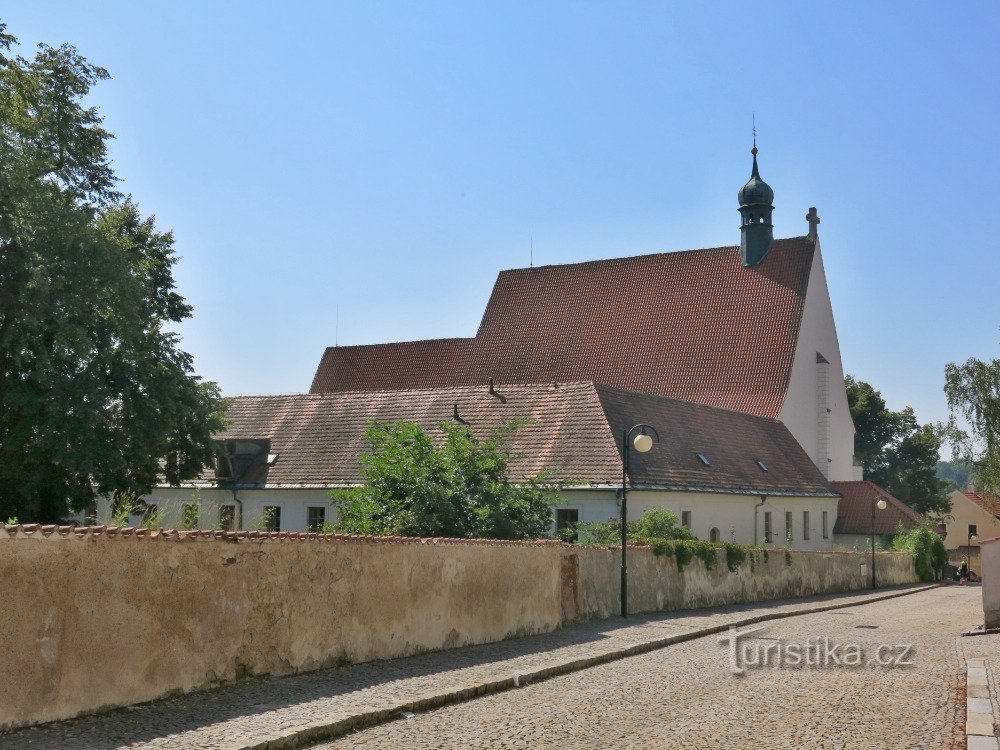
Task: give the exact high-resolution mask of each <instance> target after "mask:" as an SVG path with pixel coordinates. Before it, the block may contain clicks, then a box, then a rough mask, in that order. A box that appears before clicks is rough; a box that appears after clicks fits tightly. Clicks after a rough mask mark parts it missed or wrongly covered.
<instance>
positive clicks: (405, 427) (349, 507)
mask: <svg viewBox="0 0 1000 750" xmlns="http://www.w3.org/2000/svg"><path fill="white" fill-rule="evenodd" d="M524 424H525V422H524V421H520V420H516V421H513V422H510V423H508V424H506V425H504V426H502V427H501V428H499V429H497V430H496V431H494V432H493V433H492V434H491V435H489V436H488V437H487V438H485V439H479V438H477V437H476V436H475V435H474V434H473V433H472V431H471V430H470V429H469V428H468V427H466V426H464V425H455V424H451V423H448V422H441V423H439V424H438V429H439V430H440V431H441V432H442V433H443V436H444V441H443V443H440V444H436V443H435V440H434V439H433V438H432V437H431V436H430V435H428V434H427V433H426V432H425V431H424V430H423V429H422V428H421V427H420V425H417V424H414V423H413V422H396V423H394V424H385V423H375V424H373V425H372V426H371V427H370V428H369V429H368V431H367V433H366V437H367V440H368V443H369V445H370V452H369V453H368V454H367V455H364V456H362V458H361V462H362V464H363V466H364V476H365V485H364V486H363V487H359V488H356V489H352V490H347V491H334V492H333V493H332V494H333V497H334V502H335V503H336V505H337V508H338V511H339V521H338V522H337V528H338V530H340V531H345V532H347V533H351V534H376V535H399V536H429V537H465V538H480V539H537V538H540V537H543V536H546V535H547V534H548V532H549V529H550V527H551V525H552V509H551V505H552V502H554V500H555V498H556V493H557V491H558V489H559V487H558V485H556V484H554V483H552V482H550V481H548V479H547V477H546V476H538V477H529V478H526V479H524V480H523V481H518V482H516V483H515V482H512V481H510V478H509V477H508V470H509V465H510V461H511V459H512V458H513V456H512V455H511V454H510V452H509V451H508V450H507V448H506V443H507V439H508V438H509V437H510V435H511V434H512V433H514V432H515V431H516V430H517V429H519V428H520V427H521V426H523V425H524Z"/></svg>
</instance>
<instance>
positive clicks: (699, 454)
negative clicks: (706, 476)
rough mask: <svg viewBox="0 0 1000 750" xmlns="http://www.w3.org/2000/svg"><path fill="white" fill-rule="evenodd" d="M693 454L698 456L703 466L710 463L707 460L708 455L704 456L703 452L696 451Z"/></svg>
mask: <svg viewBox="0 0 1000 750" xmlns="http://www.w3.org/2000/svg"><path fill="white" fill-rule="evenodd" d="M695 455H696V456H698V460H699V461H701V462H702V463H703V464H705V466H710V465H711V464H710V463H709V461H708V456H706V455H705V454H704V453H696V454H695Z"/></svg>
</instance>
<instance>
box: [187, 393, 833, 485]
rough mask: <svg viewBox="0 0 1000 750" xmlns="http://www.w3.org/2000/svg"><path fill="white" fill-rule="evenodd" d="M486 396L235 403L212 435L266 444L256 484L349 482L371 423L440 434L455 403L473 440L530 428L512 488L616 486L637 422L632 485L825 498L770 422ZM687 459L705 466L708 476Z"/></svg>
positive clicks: (718, 412) (666, 406)
mask: <svg viewBox="0 0 1000 750" xmlns="http://www.w3.org/2000/svg"><path fill="white" fill-rule="evenodd" d="M497 391H498V393H499V395H500V396H502V398H503V400H501V399H500V398H497V397H495V396H491V395H490V394H489V392H488V390H487V388H486V387H485V386H452V387H447V388H435V389H413V390H404V391H381V392H373V393H366V392H349V393H331V394H302V395H292V396H244V397H239V398H235V399H232V400H231V405H230V409H229V415H228V417H229V427H228V428H227V430H226V432H225V433H222V434H221V435H219V437H220V438H227V439H231V440H265V441H269V442H268V449H267V450H268V451H269V452H271V453H274V454H277V457H278V458H277V461H276V462H275V463H274V465H273V466H270V467H261V468H262V470H263V472H264V473H263V475H262V476H260V477H258V481H260V482H261V483H264V484H266V485H267V486H279V487H296V486H320V487H323V486H337V485H349V484H358V483H360V482H361V481H362V473H361V465H360V462H359V457H360V456H361V455H362V454H363V453H365V452H367V449H368V445H367V443H366V440H365V437H364V434H365V430H366V428H367V427H368V425H369V424H371V422H373V421H382V422H395V421H401V420H406V421H412V422H416V423H418V424H420V425H421V426H422V427H424V428H425V429H427V430H428V431H430V432H431V434H437V435H440V433H439V432H438V431H437V430H436V426H437V424H438V423H439V422H441V421H447V420H450V419H451V418H452V416H453V412H454V408H455V404H457V405H458V413H459V416H460V417H461V419H462V420H464V421H465V422H467V423H468V424H469V425H470V426H471V428H472V429H473V431H474V432H475V433H476V434H477V435H480V436H485V435H486V434H488V433H489V432H491V431H492V430H494V429H495V428H497V427H499V426H500V425H503V424H506V423H507V422H509V421H510V420H512V419H519V418H528V419H530V420H532V421H531V423H530V424H528V425H526V426H525V427H522V428H521V429H519V430H518V431H516V432H515V433H514V435H513V436H512V438H511V441H510V443H509V448H510V450H511V452H512V453H513V454H514V456H515V460H514V461H513V463H512V465H511V476H512V477H513V478H514V479H515V480H519V479H522V478H524V477H526V476H530V475H534V474H537V473H539V472H541V471H542V470H545V469H551V470H553V471H555V472H556V477H557V478H559V479H564V480H571V481H573V482H574V483H576V482H579V483H582V484H590V485H614V486H617V485H618V484H619V483H620V481H621V455H620V450H619V439H620V438H619V436H620V434H621V429H623V427H624V426H628V427H631V425H632V424H634V423H635V421H636V420H638V419H639V418H640V417H641V418H642V420H643V421H646V422H650V423H652V424H653V425H654V427H656V428H657V429H659V430H660V435H661V438H662V443H661V444H660V445H658V446H656V447H655V448H654V450H652V451H650V452H649V453H648V454H645V455H639V454H633V459H634V460H633V464H632V472H631V477H630V479H631V481H632V483H633V485H635V486H656V487H670V488H678V489H698V490H705V491H727V492H744V493H752V494H761V493H763V494H781V493H784V494H797V495H803V494H820V495H833V492H832V490H831V489H830V487H829V485H828V484H827V483H826V481H825V480H824V479H823V477H822V475H821V474H820V472H819V470H818V469H817V468H816V467H815V466H814V465H813V463H812V461H810V460H809V458H808V456H806V455H805V453H804V452H803V451H802V449H801V448H800V447H799V446H798V444H797V443H796V442H795V440H794V438H792V436H791V434H790V433H789V432H788V430H787V429H786V428H785V427H784V425H782V424H781V423H780V422H777V421H776V420H773V419H766V418H762V417H755V416H751V415H748V414H743V413H739V412H732V411H727V410H723V409H715V408H711V407H706V406H699V405H696V404H690V403H686V402H683V401H677V400H675V399H668V398H664V397H658V396H651V395H648V394H638V393H632V392H629V391H623V390H620V389H615V388H608V387H604V386H596V385H594V384H593V383H590V382H577V383H562V384H559V385H557V386H553V385H550V384H536V385H505V386H498V388H497ZM698 452H702V453H704V454H705V455H707V456H708V457H709V460H710V465H709V466H705V465H704V464H703V463H702V462H701V461H700V460H699V459H698V457H697V453H698ZM758 459H760V460H762V461H764V463H765V465H766V466H767V468H768V470H767V471H766V472H765V471H763V470H762V469H761V468H760V467H759V466H758V465H757V463H756V461H757V460H758ZM210 479H211V477H209V476H206V477H204V480H205V481H208V480H210Z"/></svg>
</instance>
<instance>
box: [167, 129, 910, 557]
mask: <svg viewBox="0 0 1000 750" xmlns="http://www.w3.org/2000/svg"><path fill="white" fill-rule="evenodd" d="M752 154H753V163H752V169H751V176H750V179H749V181H748V182H747V183H746V184H745V185H744V186H743V188H742V189H741V190H740V191H739V196H738V198H739V213H740V217H741V220H740V243H739V245H733V246H729V247H718V248H709V249H702V250H687V251H682V252H668V253H655V254H650V255H638V256H633V257H626V258H613V259H609V260H601V261H591V262H584V263H572V264H565V265H552V266H542V267H531V268H521V269H514V270H508V271H503V272H501V273H500V275H499V277H498V278H497V281H496V285H495V286H494V289H493V293H492V296H491V297H490V300H489V302H488V304H487V306H486V310H485V313H484V315H483V318H482V322H481V324H480V326H479V329H478V331H477V333H476V335H475V336H474V337H471V338H449V339H435V340H428V341H408V342H398V343H390V344H372V345H364V346H335V347H330V348H328V349H326V351H325V352H324V353H323V355H322V358H321V360H320V362H319V366H318V368H317V370H316V373H315V376H314V377H313V380H312V386H311V388H310V391H309V393H305V394H299V395H291V396H261V397H240V398H236V399H233V403H232V406H231V410H230V426H229V427H228V428H227V431H226V432H225V433H224V434H222V435H220V436H219V437H220V440H221V445H222V446H223V450H222V453H221V456H220V467H219V469H218V470H217V471H216V472H215V473H214V474H209V475H206V476H204V477H202V479H201V480H200V481H198V482H195V483H192V485H191V486H190V487H189V486H185V487H181V488H169V487H160V488H157V489H156V490H155V491H154V493H153V495H152V496H151V497H150V498H149V502H150V503H153V504H155V505H156V506H157V507H158V509H160V510H163V511H165V512H167V514H168V519H169V518H170V516H171V515H172V516H174V517H176V518H178V519H179V518H180V514H181V510H180V508H181V507H182V506H184V505H188V506H190V504H191V500H190V498H191V496H192V488H194V487H196V488H198V495H199V502H200V508H201V510H200V512H201V513H202V514H203V515H205V516H206V518H205V519H204V520H200V525H202V526H203V527H204V526H214V525H215V524H216V523H217V522H220V519H221V523H222V525H226V526H231V527H238V528H253V527H254V525H255V524H256V523H259V519H261V518H262V517H266V519H267V524H268V526H269V527H270V528H276V529H281V530H305V529H307V528H318V527H319V526H320V524H321V523H322V522H323V521H327V520H331V518H332V513H333V512H334V511H333V508H332V507H331V505H330V498H329V492H330V490H331V489H336V488H338V487H346V486H353V485H357V484H359V483H360V482H361V479H362V477H361V466H360V463H359V460H358V459H359V457H360V456H361V455H362V454H363V452H364V450H365V444H364V437H363V436H364V431H365V428H366V426H367V425H368V424H370V423H371V421H373V420H381V421H398V420H410V421H416V422H418V423H420V424H422V425H423V426H425V427H426V428H428V429H430V430H432V431H433V428H434V425H435V424H437V423H438V422H440V421H442V420H450V419H451V420H457V421H460V422H462V423H464V424H468V425H469V426H470V428H471V429H472V430H473V431H474V432H476V433H477V434H487V433H488V432H489V431H490V430H491V429H493V428H495V427H497V426H498V425H500V424H503V423H505V422H507V421H510V420H511V419H515V418H521V417H527V418H530V419H531V424H530V425H529V426H528V427H526V428H523V429H522V430H520V431H518V432H517V433H515V435H514V437H513V442H512V444H511V448H512V450H513V452H514V453H515V454H517V455H518V456H519V458H518V460H517V461H516V462H515V465H514V467H513V469H514V472H515V475H517V474H519V475H520V476H521V477H525V476H529V475H532V474H534V473H537V472H538V471H541V470H550V471H553V472H555V474H556V476H558V477H560V478H564V479H572V480H573V482H574V484H573V486H572V487H571V488H569V489H567V490H566V491H565V492H564V493H563V495H562V502H561V504H560V505H558V506H557V507H556V508H555V509H554V515H553V523H554V524H556V525H557V526H563V525H567V524H570V523H573V522H576V521H582V522H593V521H603V520H607V519H608V518H610V517H614V516H616V515H617V514H618V513H619V512H620V511H619V508H620V505H619V503H620V489H619V488H620V485H621V472H622V456H621V447H620V443H621V440H620V436H621V435H622V432H623V431H624V430H627V429H628V428H630V427H631V426H632V425H633V424H636V423H647V424H650V425H652V426H654V427H655V428H656V430H657V432H658V434H659V437H660V440H659V442H658V443H657V444H655V445H654V446H653V448H652V449H651V450H650V451H649V452H648V453H645V454H641V455H639V454H633V461H632V464H631V467H630V469H631V471H630V475H629V476H628V477H627V480H628V482H629V486H630V492H629V515H630V517H637V516H638V515H641V513H642V512H643V511H644V510H645V509H646V508H648V507H652V506H663V507H668V508H671V509H673V510H675V511H676V512H677V514H678V516H679V517H680V518H681V519H682V521H683V523H684V524H685V525H687V526H689V527H690V528H691V529H692V530H693V532H694V533H695V535H696V536H698V537H699V538H702V539H711V540H723V541H729V540H734V541H738V542H742V543H755V542H773V543H776V544H779V545H783V544H785V543H791V545H792V546H793V547H795V548H803V549H828V548H829V547H830V546H831V544H832V543H833V541H834V527H835V526H836V525H837V521H838V502H839V500H840V496H841V494H842V493H841V492H840V490H839V489H838V486H839V484H840V483H852V482H858V481H860V480H862V479H863V477H862V475H861V467H860V465H858V463H857V462H855V460H854V425H853V423H852V421H851V415H850V411H849V409H848V404H847V393H846V391H845V387H844V372H843V366H842V364H841V357H840V347H839V344H838V340H837V329H836V325H835V322H834V316H833V310H832V307H831V304H830V295H829V291H828V289H827V281H826V274H825V272H824V269H823V256H822V252H821V247H820V238H819V232H818V225H819V217H818V216H817V214H816V209H815V208H811V209H809V212H808V214H807V215H806V217H805V219H806V227H807V231H806V233H805V235H803V236H800V237H792V238H788V239H775V238H774V236H773V225H772V221H771V215H772V211H773V210H774V205H773V203H774V192H773V191H772V189H771V188H770V186H768V185H767V183H766V182H764V180H763V179H762V178H761V176H760V172H759V168H758V164H757V148H756V146H754V148H753V151H752ZM625 290H627V293H625ZM512 478H513V479H515V480H516V479H517V478H518V476H514V477H512ZM844 486H846V485H844ZM886 499H887V500H888V501H890V502H891V503H892V504H893V505H894V506H895V504H897V503H898V501H896V500H895V499H894V498H891V497H890V496H888V494H887V493H886ZM189 512H190V508H189ZM275 519H277V520H275ZM168 525H169V522H168ZM841 525H843V524H841Z"/></svg>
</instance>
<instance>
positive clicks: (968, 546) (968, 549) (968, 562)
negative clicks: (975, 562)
mask: <svg viewBox="0 0 1000 750" xmlns="http://www.w3.org/2000/svg"><path fill="white" fill-rule="evenodd" d="M975 538H976V535H975V534H973V533H972V525H971V524H970V525H969V538H968V539H966V541H965V569H966V570H967V571H969V570H972V540H973V539H975Z"/></svg>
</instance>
